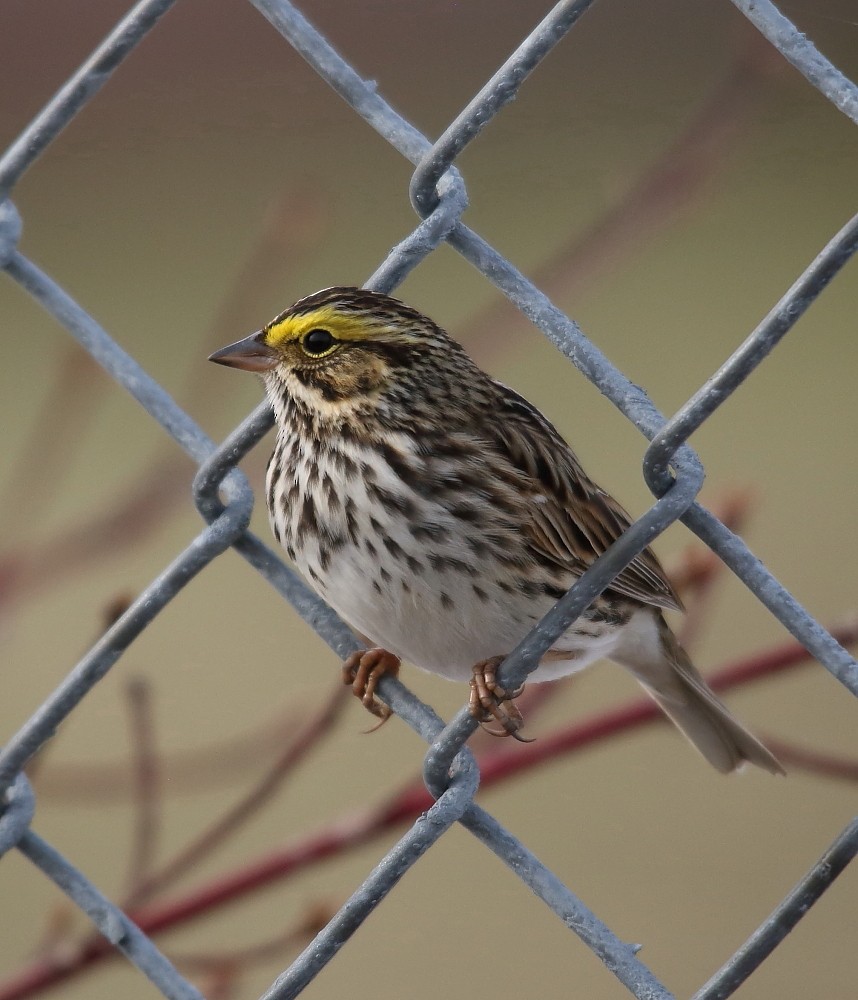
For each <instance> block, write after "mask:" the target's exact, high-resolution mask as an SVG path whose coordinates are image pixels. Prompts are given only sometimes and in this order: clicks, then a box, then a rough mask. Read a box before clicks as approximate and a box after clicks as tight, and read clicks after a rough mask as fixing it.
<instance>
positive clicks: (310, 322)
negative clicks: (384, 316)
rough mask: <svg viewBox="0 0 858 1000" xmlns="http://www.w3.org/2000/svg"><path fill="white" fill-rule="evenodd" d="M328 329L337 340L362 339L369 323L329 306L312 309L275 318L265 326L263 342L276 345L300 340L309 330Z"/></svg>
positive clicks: (368, 329)
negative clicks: (295, 314) (278, 318)
mask: <svg viewBox="0 0 858 1000" xmlns="http://www.w3.org/2000/svg"><path fill="white" fill-rule="evenodd" d="M318 328H321V329H323V330H329V331H330V332H331V333H332V334H333V335H334V336H335V337H336V338H337V340H363V339H365V338H366V337H367V336H368V335H369V332H370V329H371V325H370V324H369V323H367V321H366V320H365V319H364V318H363V317H361V316H346V315H343V313H341V312H338V311H337V310H336V309H332V308H330V307H324V306H323V307H322V308H321V309H314V310H313V311H312V312H308V313H301V314H300V315H298V316H286V317H285V318H283V319H281V320H280V321H279V322H278V321H277V320H275V321H274V322H273V323H271V324H270V325H269V326H267V327H266V328H265V343H266V344H268V345H269V346H270V347H277V346H279V345H282V344H286V343H288V342H290V341H293V340H300V339H301V338H302V337H303V336H304V334H305V333H308V332H309V331H310V330H315V329H318Z"/></svg>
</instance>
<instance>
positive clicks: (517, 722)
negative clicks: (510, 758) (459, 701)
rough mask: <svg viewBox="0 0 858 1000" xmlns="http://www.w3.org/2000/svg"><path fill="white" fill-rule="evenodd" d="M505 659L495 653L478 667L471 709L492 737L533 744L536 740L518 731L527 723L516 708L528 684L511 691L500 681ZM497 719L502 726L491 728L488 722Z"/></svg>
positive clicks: (472, 681)
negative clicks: (499, 668) (499, 670)
mask: <svg viewBox="0 0 858 1000" xmlns="http://www.w3.org/2000/svg"><path fill="white" fill-rule="evenodd" d="M503 659H504V658H503V657H502V656H493V657H492V658H491V659H489V660H482V661H481V662H480V663H477V664H476V665H475V666H474V676H473V677H472V678H471V696H470V698H469V699H468V711H469V712H470V713H471V716H472V717H473V718H475V719H476V720H477V721H478V722H479V723H480V725H481V726H482V728H483V730H484V731H485V732H487V733H488V734H489V735H490V736H512V738H513V739H515V740H518V742H519V743H532V742H533V740H528V739H526V738H525V737H524V736H519V734H518V733H519V730H520V729H521V728H522V726H523V725H524V717H523V716H522V714H521V712H520V711H519V710H518V708H517V707H516V704H515V699H516V698H517V697H518V696H519V695H520V694H521V692H522V691H523V690H524V685H523V684H522V685H521V687H520V688H518V689H517V690H516V691H513V692H511V693H507V691H506V689H505V688H502V687H501V686H500V685H499V684H498V682H497V669H498V667H499V666H500V665H501V663H503ZM493 719H494V721H495V722H497V723H498V724H499V725H500V727H501V728H500V729H489V727H488V726H487V725H486V723H487V722H491V721H492V720H493Z"/></svg>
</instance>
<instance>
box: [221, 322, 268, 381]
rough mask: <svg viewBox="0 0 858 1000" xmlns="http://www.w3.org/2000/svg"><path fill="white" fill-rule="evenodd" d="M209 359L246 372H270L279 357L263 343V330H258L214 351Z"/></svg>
mask: <svg viewBox="0 0 858 1000" xmlns="http://www.w3.org/2000/svg"><path fill="white" fill-rule="evenodd" d="M209 361H215V362H217V364H219V365H227V366H228V367H230V368H241V369H243V370H244V371H246V372H270V371H271V369H272V368H276V367H277V365H278V364H279V362H280V358H279V356H278V354H277V352H276V351H275V350H273V348H271V347H269V346H268V344H266V343H265V333H264V331H260V332H259V333H251V335H250V336H249V337H245V338H244V340H237V341H236V342H235V343H234V344H230V345H229V346H228V347H222V348H221V349H220V350H219V351H215V352H214V354H210V355H209Z"/></svg>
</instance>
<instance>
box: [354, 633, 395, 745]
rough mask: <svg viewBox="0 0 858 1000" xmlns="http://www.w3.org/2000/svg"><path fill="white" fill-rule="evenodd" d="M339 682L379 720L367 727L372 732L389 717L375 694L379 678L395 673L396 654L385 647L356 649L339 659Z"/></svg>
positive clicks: (386, 709) (386, 707) (387, 710)
mask: <svg viewBox="0 0 858 1000" xmlns="http://www.w3.org/2000/svg"><path fill="white" fill-rule="evenodd" d="M342 669H343V683H344V684H347V685H348V686H349V687H350V688H351V689H352V692H353V693H354V695H355V697H356V698H360V700H361V703H362V704H363V706H364V708H365V709H366V710H367V711H368V712H371V713H372V714H373V715H374V716H376V718H378V719H379V720H380V721H379V722H378V723H377V724H376V725H375V726H373V727H372V728H371V729H368V730H367V732H368V733H374V732H375V731H376V729H380V728H381V727H382V726H383V725H384V723H385V722H387V720H388V719H389V718H390V716H391V715H392V714H393V712H392V711H391V710H390V708H388V706H387V705H385V704H384V703H383V702H381V701H379V700H378V699H377V698H376V697H375V689H376V687H377V685H378V682H379V680H380V679H381V678H382V677H384V676H385V674H389V675H391V676H392V677H395V676H396V675H397V674H398V673H399V657H398V656H394V655H393V653H389V652H388V651H387V650H386V649H380V648H375V649H359V650H357V651H356V652H354V653H352V654H351V656H349V657H348V658H347V659H346V660H345V661H344V662H343V668H342Z"/></svg>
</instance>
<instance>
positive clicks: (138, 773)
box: [126, 677, 161, 898]
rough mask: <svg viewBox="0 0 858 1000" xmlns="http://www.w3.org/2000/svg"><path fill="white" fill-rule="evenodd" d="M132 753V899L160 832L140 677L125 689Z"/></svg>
mask: <svg viewBox="0 0 858 1000" xmlns="http://www.w3.org/2000/svg"><path fill="white" fill-rule="evenodd" d="M126 693H127V695H128V708H129V716H130V719H129V722H130V725H129V734H130V736H131V750H132V763H133V766H132V788H133V801H134V813H135V817H134V827H133V833H132V837H131V850H130V852H129V860H128V875H127V886H128V888H127V893H128V895H130V896H131V897H132V898H133V897H134V896H135V895H136V893H137V892H139V890H140V886H142V885H144V884H145V883H146V882H147V880H148V879H149V877H150V873H151V872H152V869H153V867H154V861H155V854H156V851H157V844H158V837H159V834H160V830H161V770H160V763H159V760H158V751H157V747H156V743H155V727H154V724H153V717H152V692H151V690H150V687H149V684H148V683H147V681H146V680H144V679H143V678H141V677H135V678H132V679H131V680H130V681H129V683H128V685H127V687H126Z"/></svg>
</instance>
